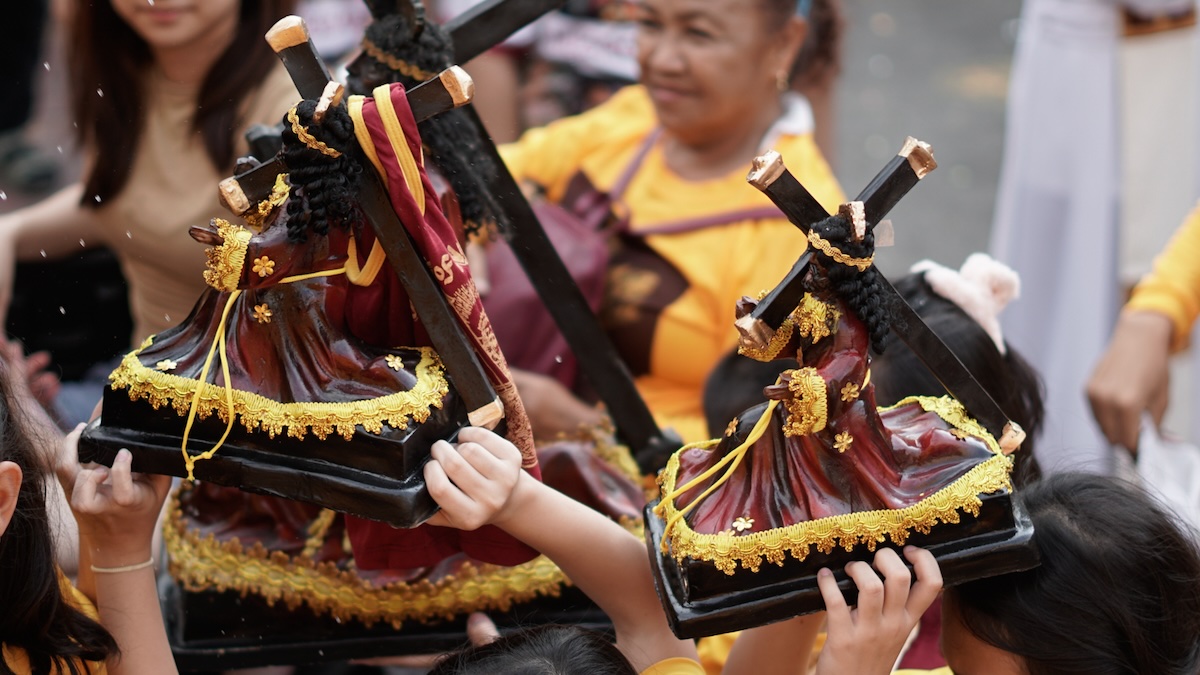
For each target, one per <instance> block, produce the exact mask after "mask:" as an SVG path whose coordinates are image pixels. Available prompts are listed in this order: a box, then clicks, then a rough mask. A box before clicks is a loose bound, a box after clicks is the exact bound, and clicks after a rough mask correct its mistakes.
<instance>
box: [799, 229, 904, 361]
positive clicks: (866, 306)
mask: <svg viewBox="0 0 1200 675" xmlns="http://www.w3.org/2000/svg"><path fill="white" fill-rule="evenodd" d="M812 231H813V232H815V233H816V234H817V235H819V236H820V237H821V238H822V239H824V240H825V241H827V242H829V243H830V244H831V245H832V246H833V247H834V248H836V249H838V250H840V251H841V252H842V253H845V254H846V255H848V256H851V257H854V258H870V257H871V256H872V255H873V254H874V253H875V234H874V233H873V232H871V231H870V230H868V231H867V234H866V236H864V237H863V238H862V240H861V241H854V239H853V237H852V236H851V233H852V231H853V225H851V223H850V219H849V218H847V217H845V216H843V215H835V216H830V217H829V218H826V219H825V220H822V221H820V222H818V223H815V224H813V226H812ZM812 251H813V254H814V255H815V256H816V259H817V261H818V262H819V263H820V265H821V269H823V270H824V271H825V276H826V277H827V278H828V279H829V283H830V285H831V286H832V287H833V290H834V292H836V293H837V294H838V295H839V296H841V298H842V299H843V300H845V301H846V304H847V305H849V306H850V309H851V311H853V312H854V315H855V316H857V317H858V318H859V320H860V321H862V322H863V324H864V325H865V326H866V327H867V332H868V333H869V334H870V335H871V347H872V348H874V350H875V351H876V353H883V350H884V347H885V346H886V342H887V335H888V328H889V324H890V322H891V308H890V306H889V305H888V303H887V300H886V298H887V296H885V295H884V294H883V292H882V291H883V284H884V283H885V281H884V279H883V277H882V276H881V275H880V274H879V270H877V269H875V267H874V266H871V267H868V268H867V269H866V271H863V272H859V271H858V268H857V267H852V266H850V265H843V264H842V263H839V262H837V261H836V260H834V259H832V258H830V257H829V256H827V255H825V254H824V253H823V252H821V250H820V249H818V248H816V247H812Z"/></svg>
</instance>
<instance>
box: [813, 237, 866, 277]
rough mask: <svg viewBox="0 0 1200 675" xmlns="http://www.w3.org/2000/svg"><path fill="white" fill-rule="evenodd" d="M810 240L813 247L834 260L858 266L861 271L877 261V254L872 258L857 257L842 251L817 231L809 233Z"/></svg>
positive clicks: (849, 265) (848, 265) (850, 265)
mask: <svg viewBox="0 0 1200 675" xmlns="http://www.w3.org/2000/svg"><path fill="white" fill-rule="evenodd" d="M808 241H809V243H811V244H812V245H813V248H815V249H817V250H818V251H820V252H821V253H824V254H825V255H827V256H829V257H830V258H833V261H834V262H837V263H840V264H842V265H845V266H847V267H857V268H858V271H859V272H866V271H867V268H868V267H870V266H871V265H872V264H873V263H874V262H875V256H871V257H870V258H855V257H852V256H849V255H846V254H845V253H842V251H841V250H839V249H837V248H834V246H833V244H831V243H829V242H828V241H825V240H824V239H822V238H821V235H819V234H817V233H816V232H809V233H808Z"/></svg>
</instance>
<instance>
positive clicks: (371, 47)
mask: <svg viewBox="0 0 1200 675" xmlns="http://www.w3.org/2000/svg"><path fill="white" fill-rule="evenodd" d="M362 49H363V51H364V52H366V53H367V56H370V57H371V58H373V59H375V60H376V61H378V62H380V63H382V64H383V65H385V66H387V67H388V68H391V69H392V70H394V71H396V72H398V73H400V74H402V75H407V76H408V77H411V78H412V79H414V80H421V81H425V80H432V79H433V78H434V77H436V76H437V73H431V72H429V71H428V70H422V69H420V68H418V67H416V66H414V65H413V64H411V63H409V62H408V61H405V60H403V59H399V58H397V57H395V56H392V55H391V54H389V53H387V52H385V51H383V49H381V48H380V47H379V45H377V44H375V43H374V42H371V41H370V40H368V39H367V38H363V41H362Z"/></svg>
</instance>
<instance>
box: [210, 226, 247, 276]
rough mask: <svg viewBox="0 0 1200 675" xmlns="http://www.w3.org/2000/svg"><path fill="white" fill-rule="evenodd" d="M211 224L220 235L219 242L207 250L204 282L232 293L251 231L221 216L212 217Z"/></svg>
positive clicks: (244, 261)
mask: <svg viewBox="0 0 1200 675" xmlns="http://www.w3.org/2000/svg"><path fill="white" fill-rule="evenodd" d="M212 224H213V225H215V226H216V228H217V234H219V235H220V236H221V243H220V245H218V246H214V247H212V248H210V249H208V250H207V251H205V255H206V256H208V262H207V263H206V266H207V267H208V269H206V270H205V271H204V283H206V284H208V285H209V286H211V287H212V288H214V289H216V290H218V291H221V292H223V293H232V292H233V291H236V290H237V288H238V284H239V283H240V282H241V279H242V266H243V265H245V264H246V249H247V247H248V246H249V245H250V237H251V235H252V233H251V232H250V230H248V229H247V228H244V227H242V226H241V225H234V224H232V223H230V222H229V221H228V220H225V219H223V218H213V219H212Z"/></svg>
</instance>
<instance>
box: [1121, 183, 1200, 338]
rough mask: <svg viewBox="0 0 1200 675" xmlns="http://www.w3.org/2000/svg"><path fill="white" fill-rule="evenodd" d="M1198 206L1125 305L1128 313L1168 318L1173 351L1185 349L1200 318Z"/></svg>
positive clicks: (1199, 209) (1199, 226)
mask: <svg viewBox="0 0 1200 675" xmlns="http://www.w3.org/2000/svg"><path fill="white" fill-rule="evenodd" d="M1197 260H1200V205H1197V207H1196V208H1195V209H1193V210H1192V212H1191V213H1189V214H1188V217H1187V219H1186V220H1184V221H1183V224H1182V225H1180V226H1179V229H1178V230H1176V231H1175V235H1174V236H1173V237H1171V241H1170V242H1169V243H1168V244H1167V247H1166V248H1164V249H1163V251H1162V253H1160V254H1159V256H1158V258H1156V259H1155V260H1154V269H1152V270H1151V271H1150V274H1148V275H1146V277H1145V278H1143V279H1142V281H1141V282H1140V283H1138V285H1137V287H1136V288H1134V289H1133V296H1132V297H1131V298H1130V299H1129V302H1128V303H1127V304H1126V305H1125V309H1127V310H1148V311H1152V312H1158V313H1160V314H1165V315H1167V316H1168V317H1170V319H1171V322H1172V323H1173V324H1174V325H1175V331H1174V337H1173V338H1172V340H1171V348H1172V350H1173V351H1179V350H1181V349H1183V348H1184V347H1186V346H1187V343H1188V338H1189V337H1190V335H1191V331H1192V324H1194V323H1195V322H1196V317H1198V316H1200V264H1198V263H1197V262H1196V261H1197Z"/></svg>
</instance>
